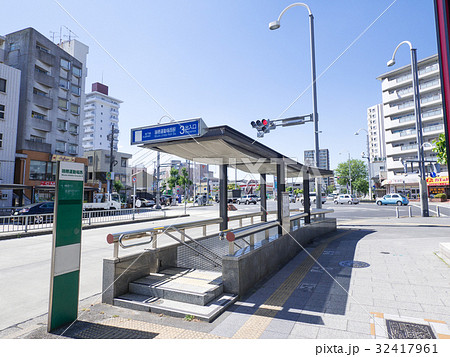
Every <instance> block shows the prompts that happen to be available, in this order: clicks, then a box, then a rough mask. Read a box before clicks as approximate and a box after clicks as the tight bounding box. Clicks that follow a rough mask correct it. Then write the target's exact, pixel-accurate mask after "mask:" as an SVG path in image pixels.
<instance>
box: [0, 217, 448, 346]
mask: <svg viewBox="0 0 450 357" xmlns="http://www.w3.org/2000/svg"><path fill="white" fill-rule="evenodd" d="M440 242H450V218H444V217H441V218H437V217H430V218H421V217H415V218H414V217H413V218H400V219H396V218H389V219H373V220H358V221H356V220H355V221H345V222H344V223H343V224H342V225H340V226H339V228H338V231H337V232H336V233H334V234H332V235H328V236H326V237H323V238H322V239H321V240H318V241H315V242H313V243H312V244H311V245H309V246H308V247H307V248H306V249H307V251H308V252H309V253H310V255H311V256H310V255H308V254H307V253H306V252H302V253H300V254H298V255H297V256H296V257H295V258H294V259H292V260H291V261H290V262H289V263H288V264H287V265H286V266H284V267H283V268H282V269H281V270H280V271H278V272H277V273H276V274H274V275H273V276H271V277H270V278H268V279H266V281H264V282H262V283H260V284H259V286H258V287H256V288H255V289H254V291H253V292H252V293H251V294H249V296H245V297H243V298H241V299H240V300H239V301H238V302H237V303H236V304H235V305H234V306H232V307H231V308H230V309H229V310H228V311H226V312H225V313H224V314H223V315H222V316H220V317H219V318H217V319H216V320H215V321H213V322H212V323H205V322H200V321H197V320H196V319H195V317H186V318H185V319H180V318H172V317H168V316H160V315H156V314H150V313H145V312H138V311H132V310H127V309H123V308H119V307H114V306H109V305H105V304H101V303H98V302H95V301H96V300H97V301H98V300H100V299H99V297H98V296H97V297H92V298H90V299H88V300H85V301H82V302H81V303H80V312H79V320H78V321H77V322H75V323H74V324H73V325H72V326H71V327H70V328H69V329H67V330H59V331H55V333H53V334H49V333H47V332H46V316H41V317H38V318H35V319H33V320H30V321H27V322H25V323H23V324H19V325H17V326H15V327H11V328H9V329H6V330H4V331H1V332H0V337H1V338H146V339H153V338H155V339H172V338H188V339H194V338H200V339H209V338H225V339H229V338H233V339H254V338H261V339H266V338H278V339H288V338H289V339H291V338H294V339H298V338H309V339H323V338H324V339H358V338H365V339H367V338H369V339H370V338H376V339H378V338H387V337H388V334H390V335H393V336H395V337H397V338H398V337H399V336H402V334H404V335H405V334H406V336H408V337H409V338H421V337H422V338H431V335H433V336H434V337H435V338H450V328H449V327H450V325H449V324H450V265H449V264H450V261H448V260H447V261H445V259H443V258H442V257H440V256H439V243H440ZM313 257H314V259H313ZM315 259H317V262H318V263H317V262H316V261H315ZM319 264H320V265H319ZM322 268H323V269H325V270H326V271H324V270H323V269H322ZM327 272H328V273H329V274H328V273H327ZM347 292H348V293H349V294H350V295H349V294H348V293H347ZM391 321H392V322H391ZM414 324H419V325H420V326H418V327H417V326H414ZM62 333H63V336H60V334H62Z"/></svg>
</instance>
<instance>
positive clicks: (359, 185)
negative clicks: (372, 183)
mask: <svg viewBox="0 0 450 357" xmlns="http://www.w3.org/2000/svg"><path fill="white" fill-rule="evenodd" d="M352 187H353V189H354V190H355V191H357V192H361V193H364V194H366V193H367V192H369V182H367V180H366V179H363V178H359V179H357V180H356V181H355V182H353V183H352Z"/></svg>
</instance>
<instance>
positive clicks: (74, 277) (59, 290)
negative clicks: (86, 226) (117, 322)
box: [47, 161, 84, 331]
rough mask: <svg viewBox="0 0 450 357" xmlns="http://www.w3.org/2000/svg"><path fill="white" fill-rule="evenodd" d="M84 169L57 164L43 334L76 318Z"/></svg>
mask: <svg viewBox="0 0 450 357" xmlns="http://www.w3.org/2000/svg"><path fill="white" fill-rule="evenodd" d="M83 181H84V165H83V164H81V163H75V162H62V161H59V162H58V170H57V175H56V196H55V213H54V222H53V248H52V265H51V280H50V301H49V310H48V326H47V330H48V331H52V330H54V329H56V328H58V327H60V326H62V325H64V324H67V323H70V322H73V321H75V320H76V319H77V316H78V295H79V281H80V258H81V221H82V214H83Z"/></svg>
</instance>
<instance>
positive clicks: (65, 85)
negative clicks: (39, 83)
mask: <svg viewBox="0 0 450 357" xmlns="http://www.w3.org/2000/svg"><path fill="white" fill-rule="evenodd" d="M59 87H60V88H62V89H66V90H69V81H68V80H67V79H64V78H60V79H59Z"/></svg>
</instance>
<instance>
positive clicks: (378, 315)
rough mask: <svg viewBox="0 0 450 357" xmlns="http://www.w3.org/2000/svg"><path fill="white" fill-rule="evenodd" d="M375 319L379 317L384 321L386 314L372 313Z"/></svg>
mask: <svg viewBox="0 0 450 357" xmlns="http://www.w3.org/2000/svg"><path fill="white" fill-rule="evenodd" d="M371 314H372V315H373V316H374V317H379V318H380V319H384V314H383V313H382V312H371Z"/></svg>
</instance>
